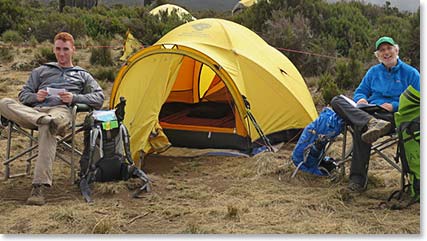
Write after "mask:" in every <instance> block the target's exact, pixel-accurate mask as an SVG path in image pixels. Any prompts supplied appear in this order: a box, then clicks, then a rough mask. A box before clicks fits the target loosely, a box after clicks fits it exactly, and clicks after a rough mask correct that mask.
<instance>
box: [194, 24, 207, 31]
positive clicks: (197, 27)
mask: <svg viewBox="0 0 427 241" xmlns="http://www.w3.org/2000/svg"><path fill="white" fill-rule="evenodd" d="M192 27H193V28H194V29H195V30H197V31H203V30H204V29H207V28H210V27H211V25H210V24H207V23H198V24H193V25H192Z"/></svg>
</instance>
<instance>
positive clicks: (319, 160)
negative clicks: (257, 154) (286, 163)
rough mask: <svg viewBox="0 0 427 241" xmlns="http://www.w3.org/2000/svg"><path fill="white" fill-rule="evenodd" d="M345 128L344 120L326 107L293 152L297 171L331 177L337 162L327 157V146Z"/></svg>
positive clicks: (304, 131)
mask: <svg viewBox="0 0 427 241" xmlns="http://www.w3.org/2000/svg"><path fill="white" fill-rule="evenodd" d="M343 127H344V120H343V119H342V118H341V117H340V116H339V115H337V114H336V113H335V112H334V111H333V110H332V109H331V108H329V107H325V108H323V110H322V112H321V113H320V114H319V117H318V118H317V119H315V120H314V121H313V122H311V123H310V124H308V125H307V126H306V127H305V128H304V130H303V132H302V134H301V136H300V138H299V139H298V142H297V144H296V146H295V148H294V150H293V152H292V161H293V163H294V164H295V166H296V170H295V172H294V174H293V176H295V174H296V173H297V171H298V170H301V171H304V172H307V173H311V174H314V175H319V176H329V175H330V173H331V171H333V170H335V169H336V168H337V164H336V162H335V160H334V159H333V158H331V157H327V156H325V149H326V145H327V144H328V143H329V142H330V141H331V140H333V139H334V138H335V137H336V136H338V135H339V134H340V133H341V132H342V129H343Z"/></svg>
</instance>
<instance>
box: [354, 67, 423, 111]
mask: <svg viewBox="0 0 427 241" xmlns="http://www.w3.org/2000/svg"><path fill="white" fill-rule="evenodd" d="M409 85H412V87H414V88H415V89H416V90H418V91H420V73H419V72H418V70H416V69H415V68H413V67H412V66H410V65H408V64H406V63H404V62H403V61H401V60H400V59H397V65H396V66H394V67H392V68H391V70H390V71H388V70H387V68H386V67H385V66H384V65H383V64H377V65H375V66H372V67H371V68H370V69H369V70H368V72H367V73H366V75H365V77H363V79H362V82H361V83H360V85H359V87H357V89H356V90H355V92H354V96H353V99H354V101H355V102H357V101H359V100H360V99H362V98H364V99H366V100H367V101H368V102H369V103H371V104H377V105H381V104H384V103H391V104H392V105H393V111H397V109H398V107H399V97H400V95H401V94H402V93H403V92H404V91H405V90H406V88H408V86H409Z"/></svg>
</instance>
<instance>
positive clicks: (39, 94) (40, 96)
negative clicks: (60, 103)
mask: <svg viewBox="0 0 427 241" xmlns="http://www.w3.org/2000/svg"><path fill="white" fill-rule="evenodd" d="M47 95H48V93H47V90H39V91H37V101H38V102H43V101H44V100H45V99H46V96H47Z"/></svg>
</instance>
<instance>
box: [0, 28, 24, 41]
mask: <svg viewBox="0 0 427 241" xmlns="http://www.w3.org/2000/svg"><path fill="white" fill-rule="evenodd" d="M2 39H3V41H4V42H9V43H21V42H22V41H23V38H22V37H21V35H20V34H19V33H18V32H17V31H15V30H6V31H4V32H3V34H2Z"/></svg>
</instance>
